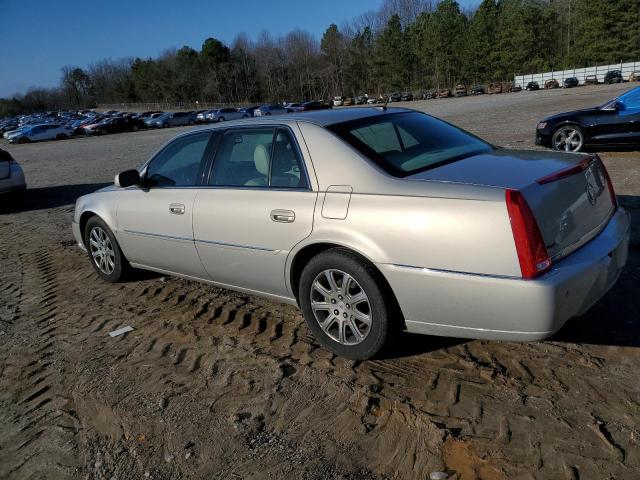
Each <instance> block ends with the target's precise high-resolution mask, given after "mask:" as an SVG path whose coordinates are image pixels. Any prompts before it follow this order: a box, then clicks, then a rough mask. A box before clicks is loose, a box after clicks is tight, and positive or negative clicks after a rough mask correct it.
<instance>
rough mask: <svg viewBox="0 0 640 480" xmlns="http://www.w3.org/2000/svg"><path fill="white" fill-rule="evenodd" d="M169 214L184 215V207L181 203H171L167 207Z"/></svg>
mask: <svg viewBox="0 0 640 480" xmlns="http://www.w3.org/2000/svg"><path fill="white" fill-rule="evenodd" d="M169 213H173V214H175V215H182V214H183V213H184V205H183V204H181V203H172V204H171V205H169Z"/></svg>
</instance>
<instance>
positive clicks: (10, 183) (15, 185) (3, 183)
mask: <svg viewBox="0 0 640 480" xmlns="http://www.w3.org/2000/svg"><path fill="white" fill-rule="evenodd" d="M9 168H10V171H9V176H8V177H7V178H3V179H0V193H9V192H19V191H22V190H24V189H26V188H27V183H26V181H25V179H24V173H23V172H22V168H20V165H18V164H17V163H14V162H12V163H11V164H10V166H9Z"/></svg>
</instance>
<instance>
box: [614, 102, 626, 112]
mask: <svg viewBox="0 0 640 480" xmlns="http://www.w3.org/2000/svg"><path fill="white" fill-rule="evenodd" d="M613 108H614V110H617V111H622V110H624V109H625V108H626V107H625V106H624V103H622V102H616V103H614V104H613Z"/></svg>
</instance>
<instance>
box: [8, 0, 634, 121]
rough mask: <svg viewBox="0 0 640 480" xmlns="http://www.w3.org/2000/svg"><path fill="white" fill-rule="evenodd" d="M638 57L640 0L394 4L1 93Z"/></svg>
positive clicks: (431, 81)
mask: <svg viewBox="0 0 640 480" xmlns="http://www.w3.org/2000/svg"><path fill="white" fill-rule="evenodd" d="M638 59H640V4H639V3H638V0H615V1H613V0H483V1H482V2H481V3H480V4H479V5H478V7H477V8H475V9H474V10H468V11H465V10H463V9H462V8H461V7H460V5H459V4H458V3H457V2H456V1H455V0H442V1H435V0H385V1H384V2H383V5H382V7H381V8H380V9H379V10H378V11H371V12H366V13H364V14H362V15H361V16H360V17H358V18H356V19H353V20H352V21H350V22H348V23H346V24H345V25H342V26H341V27H338V26H337V25H335V24H332V25H330V26H329V27H328V28H327V29H326V31H325V32H324V34H323V36H322V38H321V39H316V38H315V37H314V36H313V35H311V34H310V33H308V32H306V31H303V30H300V29H295V30H292V31H291V32H290V33H288V34H287V35H284V36H280V37H274V36H272V35H270V34H269V33H268V32H266V31H264V32H262V33H261V34H260V35H259V36H258V37H257V38H256V39H255V40H252V39H250V38H249V37H248V36H247V35H246V34H239V35H238V36H237V37H236V38H235V39H234V40H233V41H232V42H231V43H230V44H229V45H227V44H225V43H224V42H222V41H220V40H218V39H215V38H207V39H206V40H205V41H204V42H203V44H202V46H201V48H200V49H199V50H196V49H194V48H192V47H189V46H185V47H182V48H180V49H170V50H167V51H165V52H164V53H163V54H161V55H160V56H158V57H157V58H123V59H118V60H112V59H105V60H100V61H97V62H95V63H92V64H90V65H88V67H86V68H84V69H83V68H80V67H76V66H67V67H63V68H62V77H61V80H60V85H59V87H57V88H53V89H43V88H31V89H30V90H29V91H27V93H26V94H24V95H16V96H14V97H12V98H8V99H0V115H3V114H17V113H21V112H28V111H41V110H51V109H58V108H86V107H93V106H95V105H96V104H100V103H103V104H109V103H134V102H144V103H152V102H163V103H182V102H184V103H192V102H195V101H199V102H212V103H213V102H215V103H231V104H245V103H258V102H264V101H274V102H275V101H283V100H290V101H293V100H306V99H327V98H330V97H332V96H334V95H346V96H355V95H359V94H363V93H368V94H369V95H378V94H379V93H387V92H391V91H402V90H414V91H418V90H424V89H427V88H438V87H450V86H453V85H455V84H457V83H465V84H475V83H485V82H490V81H501V80H508V79H511V78H512V77H513V75H514V74H522V73H532V72H538V71H544V70H550V69H564V68H571V67H576V68H579V67H585V66H589V65H596V64H601V63H615V62H619V61H630V60H638Z"/></svg>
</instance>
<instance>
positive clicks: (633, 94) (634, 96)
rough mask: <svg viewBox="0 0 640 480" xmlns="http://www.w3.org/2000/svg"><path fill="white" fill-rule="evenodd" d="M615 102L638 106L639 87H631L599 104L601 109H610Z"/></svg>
mask: <svg viewBox="0 0 640 480" xmlns="http://www.w3.org/2000/svg"><path fill="white" fill-rule="evenodd" d="M617 103H621V104H623V105H625V106H626V105H627V104H631V105H633V107H635V108H639V107H640V87H635V88H632V89H631V90H628V91H627V92H625V93H623V94H622V95H620V96H618V97H616V98H614V99H611V100H609V101H607V102H606V103H604V104H602V105H601V106H600V109H602V110H612V109H613V108H614V105H615V104H617Z"/></svg>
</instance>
